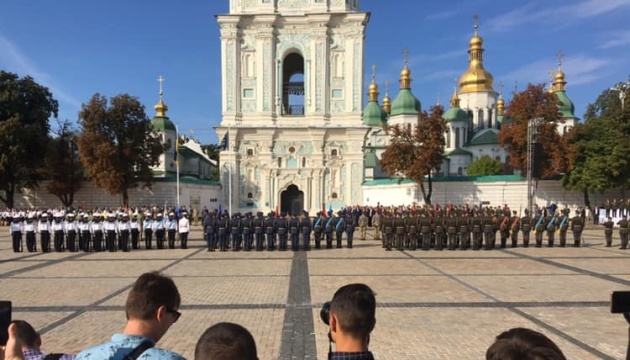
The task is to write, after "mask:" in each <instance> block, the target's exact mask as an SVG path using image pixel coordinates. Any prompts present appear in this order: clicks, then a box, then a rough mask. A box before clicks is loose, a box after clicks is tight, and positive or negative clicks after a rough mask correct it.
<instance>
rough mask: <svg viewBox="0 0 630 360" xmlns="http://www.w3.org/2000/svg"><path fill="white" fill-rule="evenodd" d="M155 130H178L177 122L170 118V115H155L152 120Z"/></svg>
mask: <svg viewBox="0 0 630 360" xmlns="http://www.w3.org/2000/svg"><path fill="white" fill-rule="evenodd" d="M151 125H152V126H153V130H155V131H158V132H165V131H174V132H177V129H176V128H175V124H173V122H172V121H171V120H170V119H169V118H168V116H155V117H154V118H153V119H152V120H151Z"/></svg>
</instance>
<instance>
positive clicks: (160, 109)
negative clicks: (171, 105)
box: [153, 75, 168, 117]
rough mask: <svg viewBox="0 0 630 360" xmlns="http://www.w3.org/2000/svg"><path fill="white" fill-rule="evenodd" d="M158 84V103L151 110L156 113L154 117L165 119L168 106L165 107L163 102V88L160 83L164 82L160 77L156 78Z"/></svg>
mask: <svg viewBox="0 0 630 360" xmlns="http://www.w3.org/2000/svg"><path fill="white" fill-rule="evenodd" d="M158 82H159V83H160V92H159V93H158V94H159V95H160V101H159V102H158V103H157V104H156V105H155V106H154V107H153V108H154V109H155V112H156V114H155V116H158V117H165V116H166V111H168V106H166V104H165V103H164V101H163V96H164V88H163V87H162V83H163V82H164V78H163V77H162V75H160V76H159V77H158Z"/></svg>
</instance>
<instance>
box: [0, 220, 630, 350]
mask: <svg viewBox="0 0 630 360" xmlns="http://www.w3.org/2000/svg"><path fill="white" fill-rule="evenodd" d="M7 233H8V230H7V229H6V228H4V229H2V235H0V299H7V300H11V301H13V306H14V314H13V315H14V316H13V317H14V318H16V319H17V318H21V319H26V320H28V321H29V322H31V323H32V324H33V325H34V326H35V327H36V328H38V329H40V331H41V333H42V335H43V341H44V350H45V351H47V352H53V351H54V352H60V351H67V352H71V353H75V352H78V351H79V350H81V349H83V348H85V347H88V346H90V345H94V344H97V343H101V342H104V341H106V340H107V339H108V338H109V337H110V336H111V334H112V333H115V332H117V331H120V330H121V329H122V327H123V325H124V322H125V316H124V302H125V298H126V295H127V292H128V290H129V289H130V287H131V284H132V283H133V281H134V280H135V278H136V277H137V276H138V275H140V274H141V273H142V272H145V271H150V270H160V271H163V272H165V273H166V274H168V275H170V276H172V277H173V279H174V280H175V282H176V284H177V285H178V287H179V289H180V292H181V294H182V309H181V311H182V313H183V315H182V317H181V318H180V320H179V322H177V323H176V324H175V325H174V326H173V327H172V328H171V329H170V331H169V332H168V333H167V335H166V336H165V337H164V338H163V339H162V340H161V341H160V343H159V345H160V346H161V347H164V348H167V349H170V350H174V351H177V352H179V353H181V354H183V355H184V356H186V357H187V358H192V356H193V351H194V345H195V343H196V341H197V338H198V337H199V335H201V333H202V332H203V331H204V330H205V329H206V328H207V327H208V326H210V325H212V324H214V323H217V322H220V321H231V322H237V323H240V324H242V325H244V326H245V327H247V328H248V329H249V330H250V331H251V332H252V333H253V335H254V337H255V338H256V342H257V345H258V350H259V357H260V359H261V360H264V359H326V358H327V352H328V340H327V336H326V331H327V328H326V326H325V325H324V324H323V323H322V322H321V321H320V319H319V309H320V307H321V305H322V304H323V303H324V302H325V301H328V300H329V299H330V298H331V297H332V294H333V293H334V291H335V290H336V289H337V288H338V287H340V286H342V285H344V284H347V283H350V282H364V283H366V284H368V285H370V286H371V287H372V288H373V289H374V290H375V291H376V293H377V302H378V309H377V323H376V329H375V331H374V333H373V334H372V337H371V349H372V351H373V352H374V353H375V355H376V358H377V359H483V358H484V354H485V350H486V349H487V347H488V346H489V345H490V344H491V343H492V341H493V338H494V337H495V336H496V335H497V334H499V333H500V332H501V331H503V330H506V329H509V328H511V327H516V326H524V327H529V328H533V329H536V330H539V331H542V332H544V333H545V334H547V335H548V336H549V337H550V338H551V339H553V340H554V341H555V342H556V343H557V344H558V345H559V346H560V347H561V348H562V349H563V351H564V352H565V354H566V355H567V357H568V358H570V359H621V358H623V357H624V356H625V351H626V346H627V345H628V344H627V342H628V337H627V334H628V333H627V331H628V330H627V325H626V323H625V321H624V320H623V318H622V316H620V315H612V314H610V312H609V306H610V304H609V300H610V293H611V292H612V291H613V290H626V289H629V287H630V266H628V265H629V264H630V250H620V249H618V248H617V247H613V248H606V247H604V246H603V243H604V240H603V231H602V230H601V229H596V230H594V229H591V230H587V231H586V232H585V238H586V239H587V240H588V246H587V247H584V248H577V249H576V248H552V249H551V248H528V249H524V248H517V249H506V250H495V251H471V250H468V251H460V250H457V251H447V250H444V251H434V250H431V251H420V250H417V251H403V252H400V251H384V250H383V249H382V248H381V246H380V243H379V242H377V241H374V240H371V239H370V240H367V241H355V247H354V248H353V249H346V248H343V249H333V250H317V251H316V250H312V251H310V252H303V251H302V252H296V253H294V252H291V251H288V252H266V251H265V252H226V253H222V252H206V251H205V248H204V247H203V245H204V244H203V242H202V241H201V233H200V230H199V228H195V229H194V231H193V233H192V236H191V240H189V245H190V248H189V249H188V250H159V251H158V250H151V251H147V250H138V251H132V252H130V253H122V252H117V253H98V254H94V253H92V254H84V253H49V254H41V253H37V254H29V253H19V254H15V253H13V252H12V251H11V245H10V239H9V236H8V234H7ZM615 243H616V244H617V243H618V237H617V234H615Z"/></svg>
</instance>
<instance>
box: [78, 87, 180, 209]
mask: <svg viewBox="0 0 630 360" xmlns="http://www.w3.org/2000/svg"><path fill="white" fill-rule="evenodd" d="M79 124H80V125H81V127H82V132H81V134H80V135H79V136H78V139H77V143H78V145H79V155H80V157H81V161H82V162H83V164H84V166H85V168H86V170H87V174H88V176H89V178H90V180H91V181H92V182H93V183H94V185H96V186H98V187H101V188H104V189H106V190H107V191H108V192H109V193H110V194H112V195H114V194H121V195H122V201H123V204H124V205H128V204H129V194H128V189H130V188H134V187H137V186H138V185H139V184H140V183H141V182H142V183H144V185H145V186H147V187H150V186H151V184H152V180H153V170H152V167H155V166H157V165H159V163H160V155H162V154H163V153H164V152H165V151H166V150H168V146H167V145H165V144H163V143H162V139H161V138H160V136H159V134H158V133H156V132H155V131H153V129H152V127H151V122H150V121H149V118H147V115H146V114H145V112H144V106H142V104H140V102H139V101H138V99H137V98H135V97H132V96H130V95H127V94H122V95H117V96H114V97H112V98H111V99H110V101H109V103H108V101H107V99H106V98H105V97H104V96H101V95H100V94H94V96H92V98H91V99H90V101H89V102H88V103H87V104H83V105H82V109H81V111H80V112H79Z"/></svg>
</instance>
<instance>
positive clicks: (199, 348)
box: [195, 322, 258, 360]
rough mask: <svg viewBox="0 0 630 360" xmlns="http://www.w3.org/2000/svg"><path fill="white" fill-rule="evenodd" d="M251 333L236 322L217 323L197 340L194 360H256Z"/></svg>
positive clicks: (254, 343)
mask: <svg viewBox="0 0 630 360" xmlns="http://www.w3.org/2000/svg"><path fill="white" fill-rule="evenodd" d="M257 359H258V355H257V352H256V342H255V341H254V337H253V336H252V334H251V333H250V332H249V331H248V330H247V329H245V328H244V327H242V326H241V325H238V324H233V323H227V322H223V323H218V324H216V325H213V326H211V327H209V328H208V329H207V330H206V331H205V332H204V333H203V334H202V335H201V337H200V338H199V340H198V341H197V345H196V346H195V360H257Z"/></svg>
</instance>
